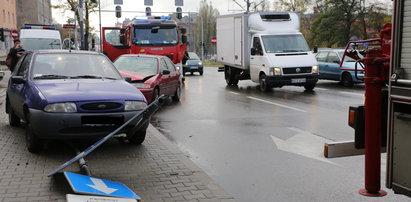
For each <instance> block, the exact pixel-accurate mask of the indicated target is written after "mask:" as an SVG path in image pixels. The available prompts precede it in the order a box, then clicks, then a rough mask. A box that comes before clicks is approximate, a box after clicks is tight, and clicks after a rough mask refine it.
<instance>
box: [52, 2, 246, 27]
mask: <svg viewBox="0 0 411 202" xmlns="http://www.w3.org/2000/svg"><path fill="white" fill-rule="evenodd" d="M61 1H63V2H64V1H65V0H51V3H52V5H56V4H58V3H59V2H61ZM174 2H175V0H153V6H151V11H152V13H153V15H168V14H167V13H157V14H156V13H155V12H174V11H175V10H176V8H177V7H176V6H175V5H174ZM200 2H201V0H184V6H183V7H182V9H183V12H198V9H199V7H200ZM208 2H211V4H212V5H213V7H215V8H217V9H218V10H219V12H220V13H221V14H227V13H232V12H240V10H241V8H240V7H239V6H238V5H236V4H235V3H234V2H233V0H208ZM237 2H239V3H242V4H243V5H245V3H244V0H237ZM101 6H102V8H101V10H114V9H115V6H116V5H114V0H101ZM121 7H122V10H123V11H140V12H143V13H138V12H135V13H128V12H123V13H122V17H121V18H120V19H117V18H116V17H115V14H114V13H113V12H102V14H101V16H102V17H101V18H102V23H101V24H102V26H103V27H104V26H113V25H114V24H115V22H117V21H120V22H122V21H123V20H124V19H125V18H133V17H135V16H144V15H145V13H144V11H145V8H146V7H147V6H145V5H144V0H123V5H122V6H121ZM52 12H53V19H54V20H56V21H57V22H58V23H61V24H64V23H66V22H67V19H68V17H71V18H72V16H73V15H74V14H73V12H69V11H66V12H64V13H63V10H59V9H53V11H52ZM90 20H91V24H92V25H93V26H94V27H95V28H97V29H98V25H99V20H98V13H95V14H92V15H91V16H90Z"/></svg>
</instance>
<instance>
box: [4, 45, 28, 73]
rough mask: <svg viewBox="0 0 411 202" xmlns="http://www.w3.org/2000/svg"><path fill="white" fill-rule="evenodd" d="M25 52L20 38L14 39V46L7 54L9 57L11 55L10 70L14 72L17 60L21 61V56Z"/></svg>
mask: <svg viewBox="0 0 411 202" xmlns="http://www.w3.org/2000/svg"><path fill="white" fill-rule="evenodd" d="M22 52H24V49H23V48H22V47H21V44H20V40H18V39H15V40H14V47H13V48H10V51H9V54H8V55H7V58H9V57H11V61H12V62H11V65H10V66H9V68H10V71H12V72H13V70H14V68H15V67H16V65H17V62H18V61H19V58H20V57H21V53H22Z"/></svg>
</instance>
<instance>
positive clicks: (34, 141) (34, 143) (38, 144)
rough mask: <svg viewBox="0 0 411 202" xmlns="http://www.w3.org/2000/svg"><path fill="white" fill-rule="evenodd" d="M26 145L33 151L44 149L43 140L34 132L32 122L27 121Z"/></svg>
mask: <svg viewBox="0 0 411 202" xmlns="http://www.w3.org/2000/svg"><path fill="white" fill-rule="evenodd" d="M26 147H27V150H29V152H31V153H39V152H41V150H43V140H41V139H40V138H38V137H37V136H36V134H34V133H33V130H32V129H31V124H30V122H27V123H26Z"/></svg>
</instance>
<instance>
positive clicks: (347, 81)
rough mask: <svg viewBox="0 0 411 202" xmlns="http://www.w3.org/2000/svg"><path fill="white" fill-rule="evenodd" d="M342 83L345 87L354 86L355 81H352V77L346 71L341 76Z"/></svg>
mask: <svg viewBox="0 0 411 202" xmlns="http://www.w3.org/2000/svg"><path fill="white" fill-rule="evenodd" d="M341 84H342V85H343V86H345V87H352V86H353V85H354V83H353V81H352V77H351V75H350V74H349V73H347V72H345V73H344V74H343V75H342V76H341Z"/></svg>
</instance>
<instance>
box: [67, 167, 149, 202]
mask: <svg viewBox="0 0 411 202" xmlns="http://www.w3.org/2000/svg"><path fill="white" fill-rule="evenodd" d="M64 175H65V176H66V179H67V181H68V182H69V184H70V186H71V188H72V189H73V191H74V193H78V194H94V195H102V196H116V197H122V198H133V199H137V200H141V198H140V197H139V196H137V194H135V193H134V192H133V191H132V190H131V189H129V188H128V187H127V186H126V185H124V184H122V183H118V182H113V181H109V180H103V179H99V178H95V177H89V176H86V175H80V174H76V173H70V172H64Z"/></svg>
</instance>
